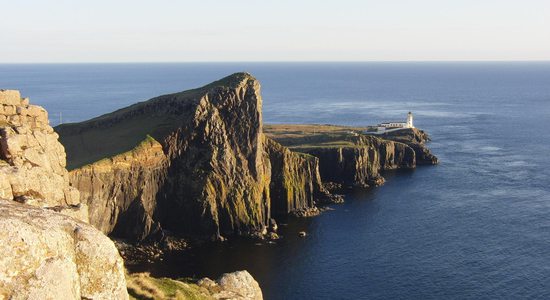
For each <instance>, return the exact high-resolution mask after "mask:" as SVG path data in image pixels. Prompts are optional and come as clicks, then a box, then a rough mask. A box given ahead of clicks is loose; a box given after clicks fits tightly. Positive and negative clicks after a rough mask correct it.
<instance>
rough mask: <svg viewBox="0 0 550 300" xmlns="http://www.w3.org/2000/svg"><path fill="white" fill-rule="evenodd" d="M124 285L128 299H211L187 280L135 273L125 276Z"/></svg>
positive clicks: (203, 290)
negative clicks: (126, 288) (125, 285)
mask: <svg viewBox="0 0 550 300" xmlns="http://www.w3.org/2000/svg"><path fill="white" fill-rule="evenodd" d="M126 284H127V287H128V294H129V295H130V299H137V300H150V299H175V300H184V299H190V300H205V299H213V298H212V297H211V296H210V295H209V292H208V291H207V290H206V289H204V288H201V287H199V286H198V285H196V284H195V283H194V282H193V281H192V280H188V279H181V280H173V279H169V278H154V277H151V276H150V275H149V274H147V273H136V274H131V275H126Z"/></svg>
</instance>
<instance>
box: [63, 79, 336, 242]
mask: <svg viewBox="0 0 550 300" xmlns="http://www.w3.org/2000/svg"><path fill="white" fill-rule="evenodd" d="M261 108H262V99H261V95H260V84H259V83H258V81H257V80H256V79H255V78H254V77H252V76H251V75H249V74H246V73H237V74H233V75H231V76H229V77H226V78H224V79H221V80H219V81H217V82H214V83H212V84H209V85H207V86H204V87H202V88H198V89H194V90H190V91H185V92H181V93H175V94H170V95H164V96H160V97H157V98H153V99H151V100H148V101H145V102H141V103H138V104H135V105H132V106H129V107H127V108H124V109H121V110H119V111H116V112H113V113H111V114H107V115H104V116H101V117H98V118H95V119H92V120H89V121H86V122H82V123H77V124H64V125H62V126H59V127H57V128H56V131H57V132H58V133H59V134H60V139H61V142H62V143H63V144H64V145H65V147H66V149H67V153H68V161H69V166H70V167H72V168H74V169H73V170H72V171H71V172H70V180H71V182H72V183H73V185H74V186H76V187H78V189H79V190H80V191H81V201H82V202H83V203H87V204H88V205H89V206H90V216H91V219H90V222H91V223H92V224H94V225H95V226H97V227H98V228H100V229H101V230H102V231H103V232H105V233H107V234H112V235H115V236H120V237H125V238H129V239H131V240H134V241H141V240H144V239H146V238H150V237H155V238H157V237H160V236H162V232H163V230H168V231H170V232H173V233H176V234H179V235H192V236H198V237H204V238H213V239H222V238H223V236H230V235H258V234H259V235H262V234H264V233H265V232H266V229H267V228H268V225H269V224H270V223H271V219H272V215H273V213H289V212H299V211H304V210H307V209H308V208H313V207H314V205H315V202H316V198H317V197H321V196H326V194H327V192H326V191H325V190H324V189H323V188H322V186H321V184H320V179H319V174H318V171H317V170H318V167H317V164H318V162H317V161H316V160H315V158H312V157H308V156H307V155H303V154H293V153H291V152H290V151H289V150H288V149H286V148H284V147H282V146H276V145H275V144H274V143H272V142H270V141H268V140H266V139H265V137H264V135H263V129H262V127H263V126H262V109H261ZM147 136H150V139H149V140H150V142H146V143H148V144H146V146H145V147H143V144H142V145H141V146H140V145H139V144H140V142H141V141H143V140H144V139H145V138H146V137H147ZM140 147H141V148H140ZM147 157H149V158H151V159H147ZM272 178H274V179H273V180H272ZM273 209H274V210H275V212H273ZM129 225H131V226H129ZM161 229H162V230H161Z"/></svg>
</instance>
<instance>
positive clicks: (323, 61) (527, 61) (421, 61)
mask: <svg viewBox="0 0 550 300" xmlns="http://www.w3.org/2000/svg"><path fill="white" fill-rule="evenodd" d="M193 63H196V64H208V63H211V64H220V63H221V64H237V63H550V59H543V60H529V59H525V60H497V59H495V60H475V59H472V60H265V61H262V60H250V61H246V60H243V61H237V60H235V61H232V60H227V61H222V60H220V61H206V60H200V61H67V62H64V61H52V62H0V65H31V64H44V65H46V64H52V65H53V64H193Z"/></svg>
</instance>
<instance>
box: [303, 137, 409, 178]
mask: <svg viewBox="0 0 550 300" xmlns="http://www.w3.org/2000/svg"><path fill="white" fill-rule="evenodd" d="M354 143H355V144H354V145H352V146H338V147H313V148H304V149H301V151H304V152H305V153H309V154H311V155H313V156H315V157H318V158H319V164H320V171H321V178H322V180H323V181H326V182H335V183H340V184H343V185H345V186H356V187H369V186H377V185H380V184H382V183H383V182H384V178H383V177H382V175H381V172H382V171H384V170H394V169H410V168H414V167H415V166H416V155H415V152H414V150H413V149H412V148H410V147H409V146H407V145H405V144H403V143H399V142H393V141H387V140H382V139H379V138H376V137H372V136H358V137H356V138H354Z"/></svg>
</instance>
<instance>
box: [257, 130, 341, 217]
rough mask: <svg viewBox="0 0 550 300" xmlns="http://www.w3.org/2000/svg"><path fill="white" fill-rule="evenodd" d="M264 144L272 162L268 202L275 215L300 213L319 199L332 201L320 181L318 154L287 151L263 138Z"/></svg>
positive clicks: (308, 208)
mask: <svg viewBox="0 0 550 300" xmlns="http://www.w3.org/2000/svg"><path fill="white" fill-rule="evenodd" d="M265 147H266V151H267V154H268V156H269V161H270V163H271V182H270V191H271V203H272V208H271V210H272V212H273V214H275V215H286V214H290V213H294V214H297V215H301V214H304V213H307V211H308V210H310V209H311V208H314V207H316V204H317V203H318V202H333V201H334V198H333V196H332V195H330V194H329V193H328V192H327V191H326V190H325V188H324V187H323V184H322V182H321V177H320V173H319V159H318V158H317V157H314V156H311V155H308V154H305V153H299V152H293V151H290V150H289V149H288V148H286V147H283V146H281V145H280V144H279V143H277V142H275V141H273V140H271V139H269V138H266V142H265Z"/></svg>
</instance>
